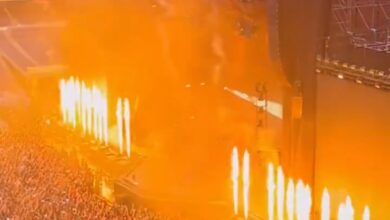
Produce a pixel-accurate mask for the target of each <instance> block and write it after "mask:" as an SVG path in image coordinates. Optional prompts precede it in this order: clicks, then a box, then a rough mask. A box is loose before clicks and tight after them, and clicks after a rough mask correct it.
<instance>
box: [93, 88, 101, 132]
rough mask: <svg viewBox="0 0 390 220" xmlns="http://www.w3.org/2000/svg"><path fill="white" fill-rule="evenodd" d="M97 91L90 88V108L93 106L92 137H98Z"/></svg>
mask: <svg viewBox="0 0 390 220" xmlns="http://www.w3.org/2000/svg"><path fill="white" fill-rule="evenodd" d="M98 105H99V104H98V90H97V88H96V87H95V86H93V88H92V106H93V111H92V112H93V137H94V138H95V139H98V137H99V115H98V112H99V110H98V108H99V107H98Z"/></svg>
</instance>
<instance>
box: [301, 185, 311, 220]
mask: <svg viewBox="0 0 390 220" xmlns="http://www.w3.org/2000/svg"><path fill="white" fill-rule="evenodd" d="M311 205H312V199H311V189H310V186H309V185H306V186H305V188H304V202H303V214H302V215H303V220H309V219H310V214H311Z"/></svg>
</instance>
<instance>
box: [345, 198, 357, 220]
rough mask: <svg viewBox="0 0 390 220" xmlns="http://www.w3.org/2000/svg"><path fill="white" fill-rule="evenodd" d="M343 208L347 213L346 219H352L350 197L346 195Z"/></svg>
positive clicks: (352, 212) (353, 212) (352, 210)
mask: <svg viewBox="0 0 390 220" xmlns="http://www.w3.org/2000/svg"><path fill="white" fill-rule="evenodd" d="M345 210H346V213H347V215H348V220H353V219H354V214H355V211H354V209H353V206H352V200H351V197H349V196H347V199H346V201H345Z"/></svg>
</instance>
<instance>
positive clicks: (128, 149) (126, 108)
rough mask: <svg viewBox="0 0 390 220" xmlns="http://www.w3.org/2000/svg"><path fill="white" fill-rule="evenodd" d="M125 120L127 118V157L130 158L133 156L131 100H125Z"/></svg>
mask: <svg viewBox="0 0 390 220" xmlns="http://www.w3.org/2000/svg"><path fill="white" fill-rule="evenodd" d="M124 111H125V112H124V113H125V115H124V118H125V134H126V136H125V137H126V152H127V157H130V154H131V139H130V137H131V136H130V103H129V99H127V98H126V99H125V100H124Z"/></svg>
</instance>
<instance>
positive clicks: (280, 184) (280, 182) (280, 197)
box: [276, 166, 284, 220]
mask: <svg viewBox="0 0 390 220" xmlns="http://www.w3.org/2000/svg"><path fill="white" fill-rule="evenodd" d="M276 189H277V191H276V196H277V197H276V199H277V215H278V220H283V219H284V174H283V169H282V167H281V166H279V167H278V174H277V188H276Z"/></svg>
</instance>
